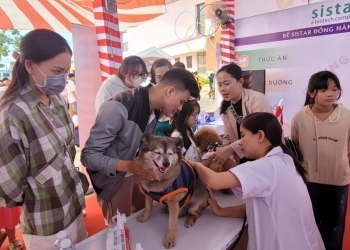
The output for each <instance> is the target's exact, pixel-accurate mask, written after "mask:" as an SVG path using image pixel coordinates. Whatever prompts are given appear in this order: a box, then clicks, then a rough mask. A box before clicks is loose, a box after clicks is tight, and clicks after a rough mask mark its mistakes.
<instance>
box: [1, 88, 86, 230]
mask: <svg viewBox="0 0 350 250" xmlns="http://www.w3.org/2000/svg"><path fill="white" fill-rule="evenodd" d="M49 98H50V105H49V106H45V105H43V104H42V103H41V102H40V101H39V99H38V97H37V96H36V95H35V93H34V92H33V90H32V89H31V88H30V87H29V86H27V87H26V88H25V89H23V90H21V91H20V95H19V96H18V97H16V99H15V100H14V101H13V102H12V103H11V104H10V105H9V106H7V107H4V108H2V109H1V110H0V206H5V207H14V206H18V205H21V206H22V214H21V219H20V231H21V232H22V233H24V234H32V235H40V236H48V235H53V234H56V233H57V232H59V231H60V230H63V229H65V228H67V227H68V226H69V225H70V224H71V223H72V222H73V221H74V220H75V219H76V218H77V217H78V215H80V214H81V212H82V209H83V208H84V207H85V199H84V192H83V188H82V184H81V182H80V179H79V176H78V174H77V172H76V170H75V168H74V166H73V164H72V161H71V159H70V156H69V154H68V152H66V150H65V147H64V143H63V142H62V141H61V140H60V138H59V137H58V136H57V135H56V133H55V132H54V130H53V128H52V126H51V125H50V123H49V122H48V121H47V120H46V118H45V117H44V116H43V115H42V113H40V111H39V109H38V108H37V105H40V107H41V108H42V109H43V111H44V112H45V113H46V115H47V116H48V117H49V118H50V119H51V121H52V123H53V124H55V126H56V127H57V129H58V130H59V131H60V133H61V134H62V136H63V137H64V138H65V140H66V142H67V144H68V147H69V148H70V151H71V155H72V157H74V156H75V147H74V135H73V132H72V131H73V123H72V121H71V119H70V118H69V117H68V115H67V110H66V108H65V104H64V103H63V102H62V101H61V100H60V99H59V98H58V97H57V96H54V95H52V96H50V97H49Z"/></svg>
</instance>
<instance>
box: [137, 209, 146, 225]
mask: <svg viewBox="0 0 350 250" xmlns="http://www.w3.org/2000/svg"><path fill="white" fill-rule="evenodd" d="M148 218H149V214H148V213H145V212H143V213H142V214H141V215H140V216H139V217H137V221H138V222H141V223H143V222H146V221H147V220H148Z"/></svg>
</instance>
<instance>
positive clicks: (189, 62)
mask: <svg viewBox="0 0 350 250" xmlns="http://www.w3.org/2000/svg"><path fill="white" fill-rule="evenodd" d="M186 68H192V56H186Z"/></svg>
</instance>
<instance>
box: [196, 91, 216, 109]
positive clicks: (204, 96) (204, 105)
mask: <svg viewBox="0 0 350 250" xmlns="http://www.w3.org/2000/svg"><path fill="white" fill-rule="evenodd" d="M208 92H209V85H208V84H207V85H204V86H203V88H202V92H201V101H200V105H201V109H202V110H205V111H206V112H213V111H215V110H216V108H215V102H210V101H209V96H208Z"/></svg>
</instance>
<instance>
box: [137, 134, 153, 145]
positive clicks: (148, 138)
mask: <svg viewBox="0 0 350 250" xmlns="http://www.w3.org/2000/svg"><path fill="white" fill-rule="evenodd" d="M151 137H152V135H151V134H144V135H143V136H142V137H141V141H140V142H141V144H142V143H144V142H147V143H148V142H150V141H151Z"/></svg>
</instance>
